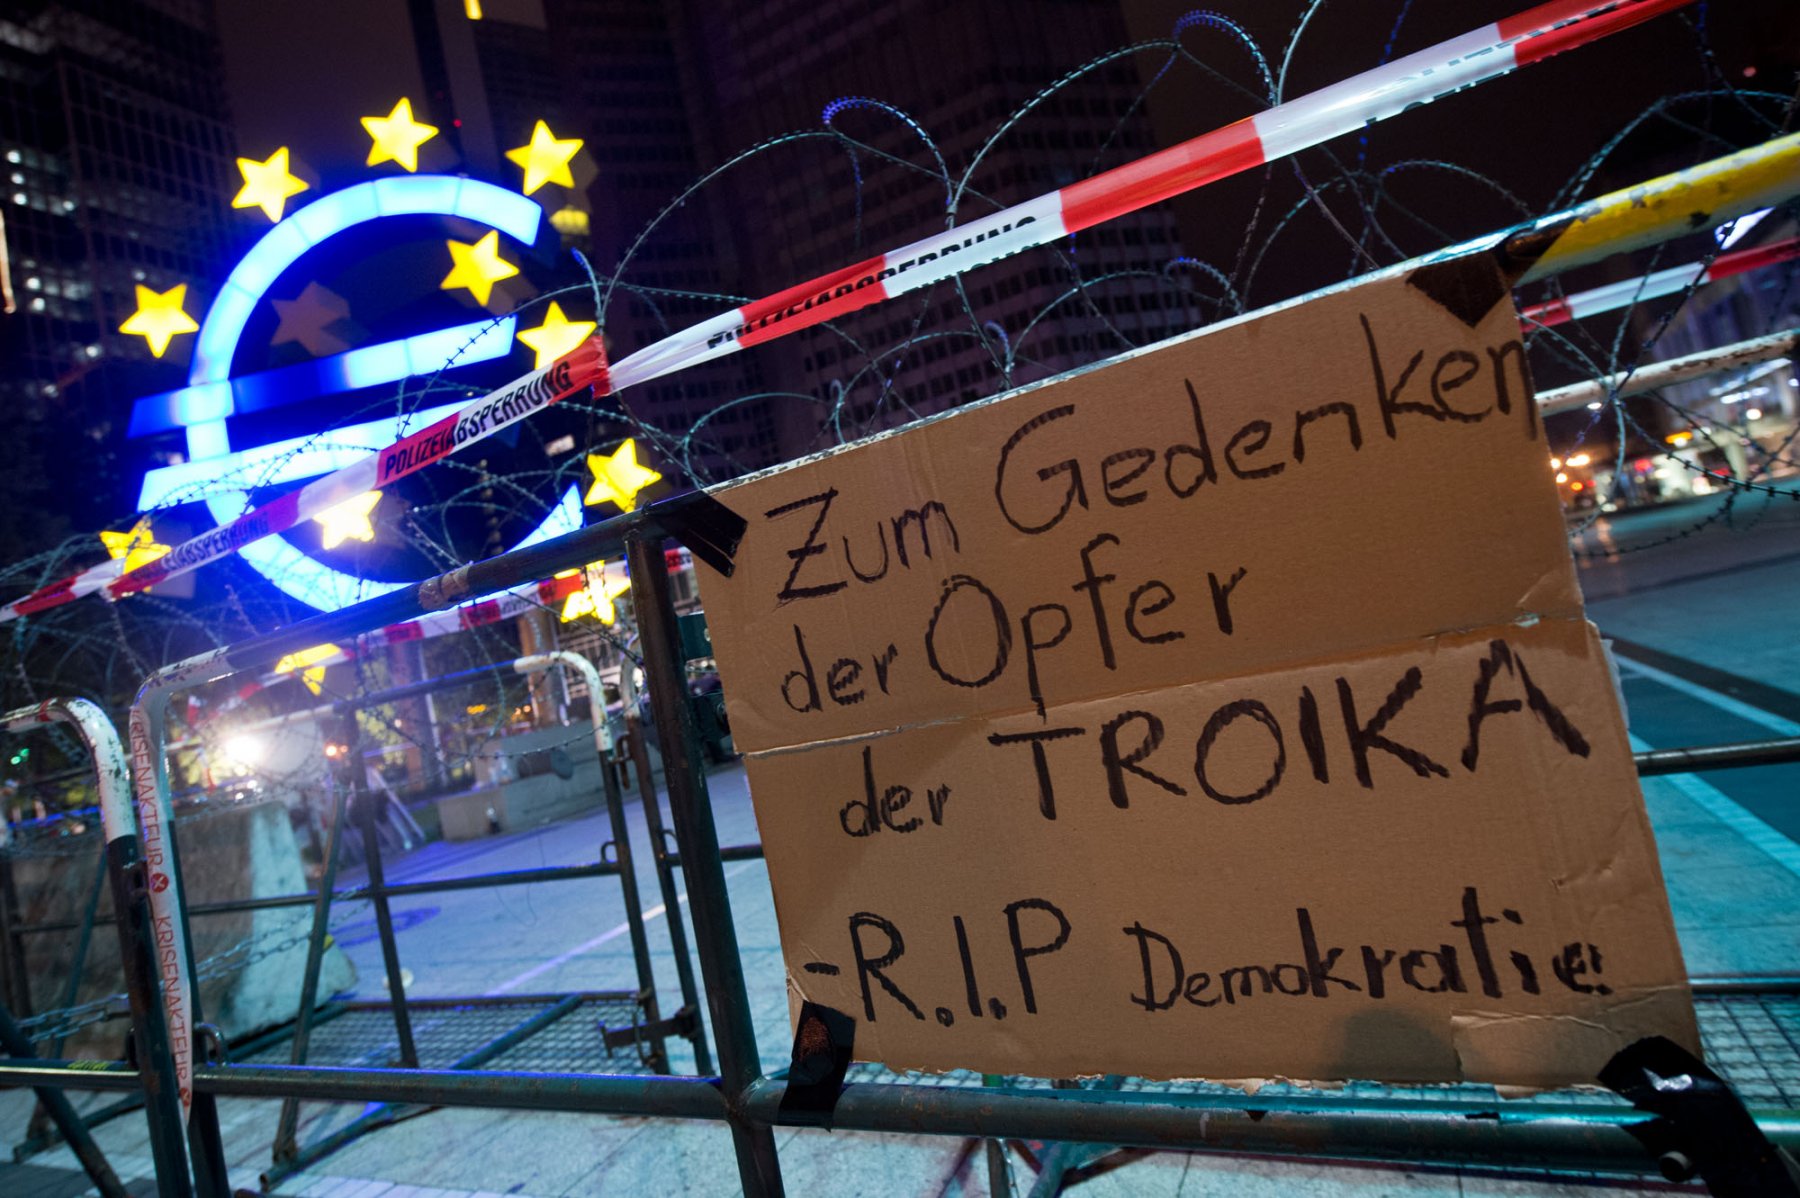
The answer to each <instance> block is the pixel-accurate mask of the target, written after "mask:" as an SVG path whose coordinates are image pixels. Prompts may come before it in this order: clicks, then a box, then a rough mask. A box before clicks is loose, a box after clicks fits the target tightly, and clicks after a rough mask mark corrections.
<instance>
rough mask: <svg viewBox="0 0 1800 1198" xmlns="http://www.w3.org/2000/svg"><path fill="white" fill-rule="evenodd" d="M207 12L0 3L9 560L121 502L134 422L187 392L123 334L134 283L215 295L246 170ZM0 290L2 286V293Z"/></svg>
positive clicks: (77, 2) (0, 365) (193, 297)
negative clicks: (126, 443)
mask: <svg viewBox="0 0 1800 1198" xmlns="http://www.w3.org/2000/svg"><path fill="white" fill-rule="evenodd" d="M222 74H223V72H222V65H221V59H220V55H219V47H218V42H217V41H216V39H215V38H214V36H213V28H212V14H211V6H210V5H209V4H206V3H203V2H199V0H191V2H181V0H146V2H143V3H133V4H120V3H107V2H106V0H89V2H83V0H68V2H58V3H32V2H29V0H6V2H4V3H0V170H3V171H4V172H5V177H4V182H5V187H4V190H3V191H0V213H3V219H4V222H5V229H4V234H5V237H4V241H5V245H4V251H3V253H4V258H5V261H6V263H7V265H8V266H9V267H10V271H9V273H10V278H11V297H10V303H0V308H9V309H10V310H8V311H6V312H5V314H4V315H0V410H4V411H5V412H6V413H7V414H8V417H9V425H10V426H11V429H10V431H9V434H8V435H7V436H5V437H0V478H4V480H5V481H4V482H3V483H0V488H3V490H0V494H3V495H4V502H0V556H4V558H5V559H6V560H7V561H9V562H10V561H16V560H18V559H19V558H20V557H23V556H25V555H27V554H29V553H31V552H33V551H36V550H40V549H44V548H47V547H49V546H50V545H52V544H54V543H55V542H56V540H57V539H58V537H59V536H60V535H61V534H62V533H64V532H66V531H70V530H91V529H94V528H98V527H101V526H102V525H104V524H108V523H111V522H113V521H116V520H117V519H119V518H120V517H121V516H125V515H127V514H128V511H126V510H122V509H121V500H124V499H126V498H127V497H128V496H130V495H132V490H131V488H132V486H133V485H134V484H135V482H136V480H135V479H127V478H125V477H123V472H122V468H121V463H122V458H121V450H122V446H123V440H124V436H123V434H124V431H125V430H124V424H125V419H126V417H127V416H128V414H129V411H130V404H131V401H132V400H133V399H134V398H136V397H137V396H138V395H141V394H144V393H147V392H150V391H154V390H158V389H161V388H163V387H167V386H174V385H177V384H178V383H179V382H180V381H181V373H180V370H179V368H178V366H177V365H176V363H175V361H174V360H172V359H171V360H165V361H158V360H156V359H155V358H153V357H152V356H151V354H150V352H149V350H148V349H147V348H146V345H145V342H144V339H143V338H141V337H135V336H130V335H127V334H123V333H120V332H119V331H118V327H119V325H120V324H121V323H122V322H124V321H125V320H126V319H127V318H128V317H129V316H130V315H131V314H132V312H133V311H135V310H136V307H137V301H136V292H135V288H136V286H137V285H139V284H142V285H144V286H147V287H150V288H152V289H153V290H155V291H158V292H163V291H166V290H168V289H169V288H171V287H174V286H177V285H179V284H183V283H185V284H187V285H188V288H189V292H188V297H189V298H188V301H187V310H188V311H189V312H194V311H196V310H198V309H199V307H200V305H202V304H204V303H205V301H206V300H207V298H209V296H210V291H211V286H212V284H213V282H214V281H215V280H216V278H217V277H218V274H219V272H220V269H221V267H222V266H223V265H224V264H225V258H226V249H227V246H228V242H229V234H228V220H227V216H228V213H229V211H230V209H229V207H228V205H229V202H230V199H231V196H232V195H233V193H234V192H235V190H236V185H237V171H236V170H235V168H234V167H233V165H232V155H233V152H234V147H233V139H232V133H231V126H230V123H229V112H228V109H227V106H226V101H225V92H224V88H223V86H222V82H221V80H222ZM0 298H3V297H0Z"/></svg>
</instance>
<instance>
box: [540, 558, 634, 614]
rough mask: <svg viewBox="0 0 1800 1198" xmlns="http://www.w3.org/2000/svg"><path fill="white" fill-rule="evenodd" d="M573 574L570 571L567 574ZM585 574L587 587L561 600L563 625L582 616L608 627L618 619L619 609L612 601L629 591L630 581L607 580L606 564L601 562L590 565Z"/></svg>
mask: <svg viewBox="0 0 1800 1198" xmlns="http://www.w3.org/2000/svg"><path fill="white" fill-rule="evenodd" d="M574 572H575V571H573V570H571V571H569V572H568V573H570V574H573V573H574ZM586 573H587V583H588V584H587V586H586V587H584V588H583V589H581V590H579V591H576V592H575V593H574V594H572V595H570V596H569V597H568V598H567V599H564V600H563V608H562V619H563V623H565V624H566V623H568V622H569V621H570V620H575V619H579V618H580V617H582V616H593V617H594V618H596V619H598V620H599V621H600V622H601V623H602V624H607V625H610V624H612V623H613V622H614V621H615V620H617V619H618V618H619V608H618V605H617V604H615V603H614V602H613V600H615V599H617V598H618V597H619V596H620V595H623V594H624V593H625V592H626V591H629V590H630V589H631V579H630V578H628V577H626V578H608V577H607V576H606V563H605V562H603V561H599V562H593V563H591V564H590V565H589V566H588V567H587V570H586ZM557 577H558V578H563V577H566V575H563V574H558V575H557Z"/></svg>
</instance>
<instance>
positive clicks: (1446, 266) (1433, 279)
mask: <svg viewBox="0 0 1800 1198" xmlns="http://www.w3.org/2000/svg"><path fill="white" fill-rule="evenodd" d="M1406 281H1407V283H1408V284H1410V285H1411V286H1413V287H1417V288H1418V289H1419V290H1420V291H1423V292H1424V293H1425V294H1426V295H1428V296H1430V297H1431V298H1432V299H1433V300H1436V301H1437V303H1438V306H1439V307H1441V308H1443V309H1444V310H1445V311H1447V312H1449V313H1450V315H1452V316H1454V317H1456V318H1457V319H1458V320H1460V321H1462V322H1463V323H1464V324H1466V325H1468V326H1469V327H1470V328H1474V327H1475V326H1476V325H1478V324H1480V323H1481V320H1482V317H1484V316H1486V315H1487V314H1488V312H1489V311H1491V310H1492V309H1493V306H1494V305H1495V304H1497V303H1499V302H1500V300H1501V297H1503V296H1505V295H1506V293H1507V292H1508V291H1511V290H1512V280H1510V279H1508V278H1507V277H1506V275H1505V274H1504V273H1503V272H1502V271H1501V269H1500V264H1499V262H1498V261H1496V260H1495V258H1494V255H1493V253H1492V252H1484V253H1475V254H1463V255H1462V256H1461V257H1457V258H1451V259H1449V260H1448V261H1445V262H1433V263H1432V264H1431V265H1430V266H1421V267H1419V269H1417V270H1415V271H1413V272H1412V273H1411V274H1410V275H1407V276H1406Z"/></svg>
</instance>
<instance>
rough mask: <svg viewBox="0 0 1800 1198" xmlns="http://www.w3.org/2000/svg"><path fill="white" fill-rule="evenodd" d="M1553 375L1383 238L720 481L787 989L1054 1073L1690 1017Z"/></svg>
mask: <svg viewBox="0 0 1800 1198" xmlns="http://www.w3.org/2000/svg"><path fill="white" fill-rule="evenodd" d="M1532 394H1533V388H1532V384H1531V380H1530V377H1529V374H1528V372H1527V369H1526V364H1525V356H1524V351H1523V348H1522V347H1521V346H1520V344H1519V342H1518V324H1517V319H1516V317H1515V315H1514V313H1513V310H1512V307H1511V305H1510V304H1509V303H1500V304H1497V305H1495V306H1494V307H1493V309H1492V310H1491V311H1490V312H1488V313H1487V314H1486V315H1485V316H1484V317H1482V318H1480V319H1479V320H1478V322H1477V323H1476V324H1475V325H1474V326H1473V327H1471V326H1470V325H1469V324H1467V323H1465V322H1464V320H1463V319H1460V318H1459V317H1458V316H1456V315H1454V314H1452V312H1450V311H1448V310H1446V309H1445V308H1444V307H1442V306H1440V304H1439V303H1438V302H1436V301H1435V300H1433V299H1432V298H1431V297H1430V296H1429V295H1427V294H1426V293H1425V291H1423V290H1421V289H1420V288H1419V287H1416V286H1413V285H1411V284H1410V283H1409V281H1408V280H1407V279H1404V278H1400V277H1389V278H1386V279H1381V280H1377V281H1374V282H1370V283H1367V284H1364V285H1362V286H1359V287H1357V288H1355V289H1351V290H1346V291H1343V292H1340V293H1337V294H1334V295H1330V296H1327V297H1324V298H1320V299H1317V300H1314V301H1311V302H1308V303H1306V304H1301V305H1292V306H1289V307H1286V308H1284V309H1278V310H1275V311H1272V312H1269V313H1266V314H1263V315H1261V316H1258V317H1256V318H1254V319H1248V320H1241V321H1237V322H1234V323H1231V324H1228V325H1222V326H1218V327H1216V328H1213V329H1210V330H1207V331H1205V332H1203V333H1200V334H1197V335H1194V336H1191V337H1188V338H1186V339H1184V340H1181V341H1179V342H1176V343H1172V344H1167V345H1164V346H1162V347H1158V348H1156V349H1153V350H1149V351H1143V352H1140V353H1137V354H1134V355H1131V356H1129V357H1127V358H1125V359H1123V360H1120V361H1117V362H1115V363H1111V364H1108V365H1106V366H1104V367H1101V368H1097V369H1094V370H1090V371H1087V372H1084V373H1081V374H1077V375H1072V376H1067V377H1064V378H1061V379H1058V380H1054V381H1052V382H1049V383H1045V384H1041V385H1038V386H1033V387H1028V388H1025V389H1023V390H1020V391H1017V392H1014V393H1012V394H1009V395H1005V396H1002V397H1000V398H997V399H995V400H991V401H989V402H987V403H984V404H981V405H977V406H974V407H971V408H966V409H963V410H961V411H958V412H955V413H953V414H950V415H947V416H945V417H942V418H939V419H936V420H933V421H929V422H926V423H923V424H920V425H915V426H913V427H910V428H908V429H905V430H902V431H899V432H897V433H894V434H890V435H887V436H883V437H878V438H875V439H873V440H870V441H867V442H863V443H860V444H857V445H854V446H850V447H847V448H845V449H843V450H841V451H837V452H834V453H831V454H827V455H825V456H823V457H820V458H817V459H813V460H810V461H807V462H805V463H801V464H799V465H797V466H794V467H791V468H787V469H782V470H777V471H773V472H770V473H767V474H764V475H761V476H757V477H754V478H751V479H748V480H745V481H744V482H743V483H741V484H739V485H736V486H733V487H729V488H726V489H723V490H721V491H719V492H717V493H716V494H717V495H718V497H719V498H720V499H721V500H723V501H724V502H725V503H726V504H728V505H729V506H731V507H732V508H733V509H734V510H736V511H737V512H738V513H739V514H740V515H742V516H744V517H745V518H746V519H747V520H748V521H749V530H748V532H747V534H746V536H745V539H744V542H743V545H742V547H741V549H740V551H739V555H738V558H737V563H736V569H735V571H734V573H733V574H732V576H731V577H729V578H726V577H724V576H721V575H719V574H717V573H714V572H712V571H710V570H708V569H706V568H704V567H702V568H701V569H700V573H701V594H702V598H703V600H704V603H705V608H706V613H707V616H708V620H709V624H710V627H711V632H712V637H713V643H714V646H715V650H716V653H717V657H718V661H719V667H720V671H721V676H722V678H723V680H724V683H725V695H726V701H727V706H728V708H729V712H730V718H731V726H732V731H733V735H734V737H735V739H736V742H737V745H738V747H739V748H740V749H741V750H743V751H745V752H746V754H747V757H748V768H749V777H750V783H751V791H752V795H753V796H754V800H755V804H756V810H757V818H758V822H759V823H760V825H761V829H762V837H763V843H764V845H765V848H766V852H767V857H768V864H769V871H770V876H771V879H772V881H773V885H774V890H775V900H776V906H777V911H778V914H779V918H780V923H781V935H782V944H783V950H784V954H785V957H786V961H787V966H788V975H789V985H790V992H791V994H792V995H793V996H795V997H796V998H798V997H804V998H807V999H811V1000H813V1001H815V1002H819V1003H823V1004H825V1005H827V1006H831V1007H834V1008H836V1009H838V1010H840V1011H843V1012H845V1013H847V1014H849V1015H851V1016H853V1017H854V1018H855V1019H856V1021H857V1025H858V1026H857V1034H856V1053H857V1056H858V1057H859V1058H863V1059H869V1060H875V1061H881V1062H884V1063H886V1064H889V1065H891V1066H894V1067H896V1068H923V1069H949V1068H959V1067H962V1068H970V1069H977V1070H982V1071H985V1072H993V1073H1015V1074H1027V1075H1033V1076H1042V1077H1065V1076H1074V1075H1085V1074H1100V1073H1123V1074H1130V1075H1135V1076H1142V1077H1153V1078H1167V1077H1205V1078H1213V1079H1221V1080H1231V1079H1243V1080H1250V1079H1259V1078H1269V1077H1278V1076H1279V1077H1288V1078H1295V1079H1307V1080H1317V1081H1327V1080H1335V1079H1356V1078H1367V1079H1379V1080H1392V1081H1459V1080H1479V1081H1487V1082H1494V1083H1504V1084H1513V1085H1522V1086H1557V1085H1566V1084H1587V1083H1592V1082H1593V1081H1594V1075H1595V1073H1596V1072H1597V1071H1598V1070H1599V1068H1600V1067H1601V1066H1602V1065H1603V1064H1604V1063H1605V1062H1606V1060H1607V1059H1608V1058H1609V1057H1611V1056H1612V1054H1613V1053H1614V1052H1616V1051H1617V1050H1618V1049H1619V1048H1621V1047H1623V1046H1624V1045H1626V1044H1628V1043H1630V1042H1631V1041H1632V1040H1634V1039H1637V1038H1638V1037H1640V1036H1644V1035H1650V1034H1661V1035H1666V1036H1669V1037H1671V1038H1672V1039H1674V1040H1676V1041H1678V1042H1680V1043H1682V1044H1684V1045H1687V1046H1688V1047H1690V1048H1697V1043H1698V1037H1697V1035H1696V1032H1695V1026H1694V1020H1693V1013H1692V1008H1691V1003H1690V998H1689V995H1688V990H1687V983H1686V979H1685V972H1684V970H1683V968H1682V963H1681V956H1680V952H1679V949H1678V948H1677V945H1676V941H1675V933H1674V927H1673V924H1672V922H1671V920H1670V916H1669V910H1668V902H1667V898H1666V896H1665V894H1664V891H1663V886H1662V878H1661V874H1660V871H1659V869H1658V865H1657V859H1656V853H1655V849H1654V846H1653V844H1652V841H1651V836H1650V829H1649V824H1648V821H1647V819H1646V817H1645V814H1644V808H1643V803H1642V800H1641V798H1640V796H1639V793H1638V789H1637V781H1636V775H1635V773H1634V771H1633V769H1632V764H1631V758H1630V753H1629V749H1628V746H1627V743H1626V739H1625V732H1624V728H1623V726H1622V721H1621V719H1620V714H1619V709H1618V703H1617V699H1616V697H1615V692H1614V689H1613V685H1612V682H1611V680H1610V675H1609V671H1608V668H1607V664H1606V661H1605V658H1604V655H1603V653H1602V651H1601V649H1600V645H1599V642H1598V640H1597V638H1596V636H1595V633H1594V630H1593V628H1592V627H1591V626H1590V625H1589V624H1588V623H1587V621H1586V619H1585V618H1584V616H1583V613H1582V607H1581V598H1580V593H1579V591H1578V589H1577V586H1576V583H1575V578H1574V571H1573V568H1572V565H1571V562H1570V558H1569V553H1568V548H1567V544H1566V541H1565V539H1564V531H1563V521H1562V515H1561V511H1560V508H1559V506H1558V503H1557V500H1556V497H1555V494H1554V484H1553V483H1552V480H1551V477H1550V470H1549V462H1548V458H1549V452H1548V450H1547V448H1546V446H1545V443H1544V440H1543V436H1542V433H1541V430H1540V429H1539V427H1538V423H1537V415H1536V411H1535V408H1534V405H1533V402H1532Z"/></svg>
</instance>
